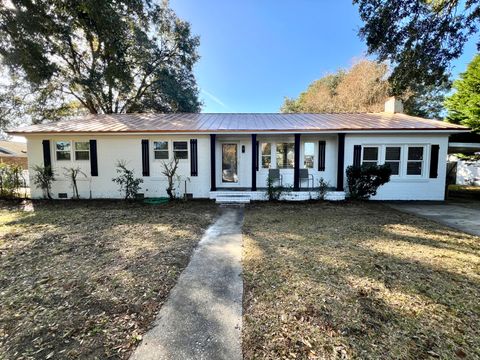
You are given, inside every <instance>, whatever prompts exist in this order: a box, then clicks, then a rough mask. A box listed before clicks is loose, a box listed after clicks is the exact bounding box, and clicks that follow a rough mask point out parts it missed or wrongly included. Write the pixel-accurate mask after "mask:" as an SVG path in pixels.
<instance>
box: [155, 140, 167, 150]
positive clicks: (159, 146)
mask: <svg viewBox="0 0 480 360" xmlns="http://www.w3.org/2000/svg"><path fill="white" fill-rule="evenodd" d="M153 149H154V150H168V141H154V142H153Z"/></svg>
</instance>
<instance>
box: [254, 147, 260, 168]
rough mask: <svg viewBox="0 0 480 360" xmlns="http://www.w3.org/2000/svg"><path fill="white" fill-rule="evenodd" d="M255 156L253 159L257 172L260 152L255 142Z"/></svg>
mask: <svg viewBox="0 0 480 360" xmlns="http://www.w3.org/2000/svg"><path fill="white" fill-rule="evenodd" d="M255 149H256V150H255V155H256V158H255V170H257V171H258V168H259V166H260V164H259V163H258V162H259V160H258V159H259V154H260V153H259V151H260V143H259V142H258V141H257V143H256V144H255Z"/></svg>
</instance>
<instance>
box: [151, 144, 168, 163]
mask: <svg viewBox="0 0 480 360" xmlns="http://www.w3.org/2000/svg"><path fill="white" fill-rule="evenodd" d="M156 143H166V144H167V149H166V150H165V149H159V150H157V149H155V144H156ZM152 149H153V161H165V160H170V141H168V140H153V141H152ZM157 152H162V153H165V152H166V153H167V157H166V158H164V159H163V158H162V159H160V158H159V159H157V158H156V153H157Z"/></svg>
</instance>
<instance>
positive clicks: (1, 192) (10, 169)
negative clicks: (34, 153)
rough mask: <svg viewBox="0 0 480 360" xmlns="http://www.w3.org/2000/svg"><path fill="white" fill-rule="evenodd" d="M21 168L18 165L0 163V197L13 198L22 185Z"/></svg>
mask: <svg viewBox="0 0 480 360" xmlns="http://www.w3.org/2000/svg"><path fill="white" fill-rule="evenodd" d="M23 183H24V179H23V175H22V168H21V167H20V166H18V165H10V164H5V163H0V197H6V198H14V197H16V196H17V195H18V189H19V188H20V187H21V186H22V185H23Z"/></svg>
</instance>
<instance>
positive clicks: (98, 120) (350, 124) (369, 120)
mask: <svg viewBox="0 0 480 360" xmlns="http://www.w3.org/2000/svg"><path fill="white" fill-rule="evenodd" d="M391 130H393V131H396V130H398V131H400V130H413V131H415V130H444V131H448V130H451V131H452V132H461V131H462V130H467V128H465V127H463V126H460V125H455V124H450V123H447V122H443V121H439V120H429V119H424V118H420V117H414V116H409V115H405V114H400V113H395V114H391V113H348V114H263V113H252V114H247V113H238V114H220V113H218V114H205V113H200V114H181V113H180V114H152V113H140V114H102V115H87V116H83V117H78V118H74V119H70V120H63V121H59V122H55V123H46V124H40V125H31V126H27V127H22V128H17V129H14V130H11V131H9V133H10V134H18V135H28V134H37V133H145V132H155V133H171V132H176V133H178V132H202V133H228V132H230V133H238V132H246V133H250V132H254V133H262V132H284V133H285V132H287V133H290V132H328V131H330V132H332V131H340V132H341V131H391Z"/></svg>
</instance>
